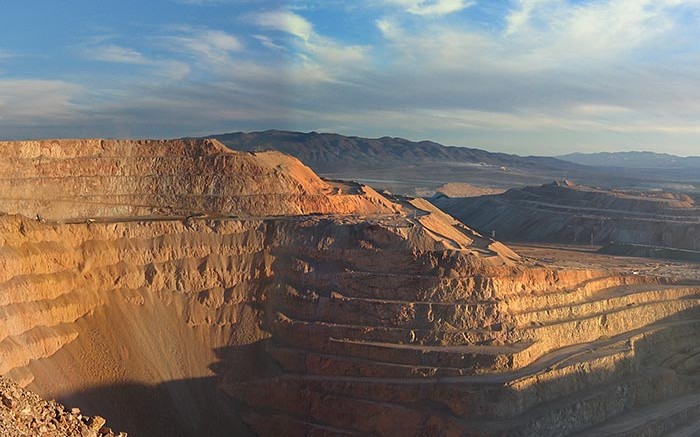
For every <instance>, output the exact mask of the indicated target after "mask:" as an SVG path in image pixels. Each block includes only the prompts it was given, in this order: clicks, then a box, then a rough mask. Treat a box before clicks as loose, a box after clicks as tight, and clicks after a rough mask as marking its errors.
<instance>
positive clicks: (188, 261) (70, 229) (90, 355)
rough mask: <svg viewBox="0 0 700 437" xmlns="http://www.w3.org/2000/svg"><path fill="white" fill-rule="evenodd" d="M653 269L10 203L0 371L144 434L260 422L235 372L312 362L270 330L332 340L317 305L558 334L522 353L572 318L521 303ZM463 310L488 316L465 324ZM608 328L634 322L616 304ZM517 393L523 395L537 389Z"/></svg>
mask: <svg viewBox="0 0 700 437" xmlns="http://www.w3.org/2000/svg"><path fill="white" fill-rule="evenodd" d="M644 281H652V282H653V279H644V278H638V277H633V276H629V277H608V276H607V274H606V273H605V272H600V271H586V270H581V271H553V270H550V269H545V268H530V269H525V268H523V267H521V266H518V265H515V264H514V263H512V262H509V261H508V260H504V259H502V258H500V257H495V256H494V257H490V258H489V257H483V256H474V255H473V254H470V253H469V251H468V250H466V251H459V250H452V249H447V248H445V246H444V245H443V244H442V243H440V242H438V241H436V240H435V239H434V238H432V237H431V236H430V235H429V234H428V233H426V232H425V231H423V230H422V228H421V227H412V228H407V227H404V226H391V225H388V224H386V223H371V222H367V221H365V220H363V219H357V220H352V219H343V220H338V219H332V218H324V217H289V218H286V219H285V218H280V219H266V220H252V219H251V220H230V219H227V220H214V219H197V220H182V221H176V220H169V221H141V222H133V223H99V222H97V223H81V224H63V225H60V224H49V223H40V222H37V221H35V220H31V219H27V218H24V217H21V216H4V217H1V218H0V311H2V313H0V314H1V315H2V318H1V320H2V321H3V324H4V325H3V329H2V330H1V332H3V335H4V338H2V339H0V365H1V366H2V368H1V369H0V373H2V374H5V375H7V376H9V377H11V378H12V379H14V380H16V381H19V382H21V383H23V384H24V385H28V387H29V388H31V389H33V390H35V391H36V392H37V393H39V394H40V395H42V396H44V397H47V398H57V399H58V400H60V401H63V402H65V403H67V404H70V405H78V406H80V407H82V408H83V409H84V410H85V411H86V412H87V413H88V414H101V415H104V416H105V417H109V418H110V423H112V424H113V425H114V427H115V428H118V429H124V430H126V431H132V433H133V434H135V435H149V436H159V435H172V434H173V433H174V432H179V433H189V435H212V436H216V435H232V434H233V435H246V434H247V433H248V432H249V430H248V428H247V426H246V425H245V424H244V423H243V421H242V420H241V418H240V417H239V408H242V407H241V406H240V405H239V404H238V402H237V401H234V400H233V399H234V397H235V398H236V399H240V393H239V392H238V390H239V389H238V385H237V383H238V382H240V381H248V380H257V379H265V378H274V377H276V376H280V375H282V374H283V373H284V372H285V371H287V370H289V369H294V368H295V367H294V366H297V367H296V369H298V371H299V372H302V373H303V372H304V371H305V370H306V369H307V368H306V366H307V365H309V363H310V362H309V361H307V362H306V363H295V362H294V357H290V356H280V355H274V354H273V355H274V357H275V359H273V358H272V357H273V355H271V354H270V353H269V348H268V346H270V344H273V345H274V344H276V343H280V342H281V343H284V344H287V345H290V346H293V347H299V348H304V349H306V348H309V349H314V348H327V347H329V335H328V333H327V332H321V331H316V330H307V329H306V328H305V325H304V323H303V321H304V320H308V321H314V320H321V319H323V318H324V317H329V318H330V317H331V316H333V317H334V318H335V317H338V319H336V320H340V321H343V320H344V321H346V322H348V323H352V324H357V325H363V324H365V325H367V327H366V328H362V329H365V334H363V337H362V338H363V339H366V340H371V339H372V335H377V336H378V337H377V338H383V339H386V336H387V335H389V334H387V331H386V329H390V330H392V331H391V332H395V333H396V338H395V339H394V340H395V341H396V342H398V343H405V342H407V341H408V340H409V339H408V335H409V334H411V335H414V336H415V338H414V340H415V341H417V342H418V343H426V344H464V342H465V341H466V342H467V344H469V343H474V344H477V343H478V344H495V345H502V344H504V343H515V342H518V341H531V340H533V339H537V338H542V339H547V338H551V339H553V341H552V342H545V341H543V342H541V344H540V346H538V347H537V348H530V349H527V352H525V353H523V355H522V357H521V356H519V355H516V356H515V357H514V359H515V360H516V361H517V360H518V359H522V360H523V364H525V363H527V362H529V361H532V360H533V359H535V358H536V354H539V353H544V352H546V350H547V349H548V348H554V347H558V346H560V344H559V343H556V342H560V340H561V339H562V338H563V337H564V334H565V333H566V332H572V331H573V330H574V328H573V326H572V327H566V326H564V327H563V328H562V327H559V328H549V327H547V326H544V327H533V328H532V329H529V330H528V329H515V328H516V324H517V317H518V314H517V313H518V311H519V310H521V309H522V310H524V309H528V308H531V307H532V305H533V302H536V303H538V304H541V305H542V306H543V307H547V306H551V305H552V304H553V303H557V302H559V300H561V302H565V300H566V299H567V298H574V297H576V298H580V297H581V296H585V295H586V293H589V292H590V293H593V292H595V290H600V289H602V288H605V287H609V286H618V285H633V284H636V283H643V282H644ZM561 291H565V292H566V293H559V292H561ZM533 293H534V294H533ZM373 300H384V301H388V302H383V303H381V304H379V303H374V302H373ZM436 301H437V302H441V303H443V305H434V304H433V303H431V302H436ZM511 306H512V307H511ZM680 309H682V308H680ZM680 309H679V308H675V307H674V308H669V311H679V310H680ZM343 317H346V319H343ZM638 321H639V323H645V321H644V319H642V318H640V319H639V320H638ZM620 323H622V322H620ZM450 326H452V327H456V328H460V329H462V328H471V327H479V328H485V332H484V333H483V334H481V335H482V336H481V337H461V338H452V337H450V336H449V334H445V329H444V328H445V327H450ZM556 329H559V331H557V332H545V331H547V330H556ZM596 329H598V331H596V334H595V335H609V334H611V333H614V332H617V331H616V330H619V331H624V330H626V329H630V326H629V324H623V325H619V324H618V323H617V322H615V321H614V320H613V319H611V321H610V322H609V324H608V325H607V328H606V329H607V331H605V332H603V331H601V330H600V328H599V327H596ZM560 331H561V332H560ZM579 340H580V339H578V338H577V339H572V340H571V341H579ZM384 341H386V340H384ZM331 346H332V345H331ZM339 346H343V345H339ZM343 347H347V345H346V346H343ZM513 364H518V363H512V362H511V363H500V364H498V365H499V366H506V365H513ZM504 368H505V367H504ZM271 381H274V379H272V380H271ZM269 390H270V388H269V387H267V388H266V389H265V392H266V393H268V392H269ZM543 390H545V389H544V388H543ZM225 393H228V394H231V395H233V396H232V397H229V396H227V395H225ZM542 396H545V395H542ZM545 397H546V396H545ZM518 399H519V398H516V400H511V401H509V402H516V403H517V402H526V401H525V400H523V399H520V400H518ZM504 405H505V404H504ZM504 408H506V407H504ZM512 408H514V409H517V407H515V406H514V407H512ZM509 411H510V410H509ZM504 414H505V413H504Z"/></svg>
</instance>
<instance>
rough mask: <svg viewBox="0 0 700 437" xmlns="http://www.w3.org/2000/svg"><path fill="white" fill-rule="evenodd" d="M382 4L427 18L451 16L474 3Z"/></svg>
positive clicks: (419, 0) (409, 0)
mask: <svg viewBox="0 0 700 437" xmlns="http://www.w3.org/2000/svg"><path fill="white" fill-rule="evenodd" d="M384 2H385V3H388V4H390V5H395V6H400V7H401V8H402V9H404V10H405V11H406V12H408V13H411V14H415V15H428V16H440V15H447V14H452V13H454V12H459V11H461V10H463V9H466V8H468V7H471V6H473V5H474V4H475V3H476V2H475V1H471V0H384Z"/></svg>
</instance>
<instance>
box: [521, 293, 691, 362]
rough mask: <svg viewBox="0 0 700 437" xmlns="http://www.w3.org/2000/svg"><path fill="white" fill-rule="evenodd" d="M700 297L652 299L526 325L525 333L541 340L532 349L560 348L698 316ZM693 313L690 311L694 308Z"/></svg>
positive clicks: (539, 352) (536, 350)
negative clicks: (667, 299) (535, 324)
mask: <svg viewBox="0 0 700 437" xmlns="http://www.w3.org/2000/svg"><path fill="white" fill-rule="evenodd" d="M699 307H700V299H679V300H672V301H662V302H652V303H648V304H641V305H633V306H628V307H623V308H618V309H615V310H612V311H609V312H603V313H598V314H591V315H589V316H587V317H582V318H579V319H572V320H563V321H557V322H554V323H552V324H549V325H544V326H537V327H529V328H523V329H522V331H523V332H524V334H525V335H528V334H529V335H531V336H532V338H535V339H538V341H537V342H536V343H535V345H534V346H533V347H532V348H531V352H532V353H534V354H542V353H544V352H546V351H548V350H552V349H556V348H559V347H563V346H567V345H572V344H578V343H586V342H590V341H594V340H596V339H598V338H601V337H605V336H611V335H615V334H617V333H620V332H627V331H632V330H635V329H638V328H642V327H644V326H648V325H652V324H654V323H656V322H658V321H660V320H663V319H669V320H676V319H681V318H683V317H686V316H687V317H691V316H693V315H697V312H698V310H699V309H700V308H699ZM691 310H692V313H693V314H691V313H689V312H688V311H691Z"/></svg>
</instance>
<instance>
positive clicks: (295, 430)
mask: <svg viewBox="0 0 700 437" xmlns="http://www.w3.org/2000/svg"><path fill="white" fill-rule="evenodd" d="M242 416H243V417H244V419H245V421H246V422H247V423H248V425H249V426H250V427H251V428H252V429H253V431H255V433H256V434H257V435H263V436H267V435H269V436H285V437H353V436H355V437H361V436H364V435H366V434H364V433H361V432H359V431H353V430H349V429H342V428H338V427H331V426H326V425H321V424H318V423H312V422H310V421H308V420H304V419H299V418H295V417H292V416H288V415H286V414H284V413H283V412H279V411H275V412H272V413H270V412H268V413H264V412H254V411H248V412H245V413H243V414H242Z"/></svg>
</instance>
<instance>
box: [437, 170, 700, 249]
mask: <svg viewBox="0 0 700 437" xmlns="http://www.w3.org/2000/svg"><path fill="white" fill-rule="evenodd" d="M430 201H431V202H432V203H434V204H435V205H436V206H438V207H439V208H441V209H443V210H445V211H446V212H448V213H449V214H451V215H453V216H454V217H456V218H458V219H460V220H461V221H463V222H464V223H467V224H468V225H469V226H472V227H474V228H475V229H477V230H479V231H481V232H484V233H488V234H489V235H491V233H492V232H496V236H497V237H498V238H501V239H504V240H519V241H547V242H565V243H578V244H597V245H605V244H609V243H612V242H615V243H625V244H641V245H647V246H657V247H669V248H676V249H689V250H700V208H699V207H698V205H697V199H696V198H694V197H692V196H690V195H688V194H677V193H664V192H639V191H605V190H600V189H593V188H589V187H583V186H578V185H574V184H572V183H570V182H567V181H563V182H554V183H551V184H547V185H542V186H540V187H526V188H521V189H512V190H509V191H507V192H506V193H504V194H501V195H489V196H481V197H476V198H450V197H446V196H437V197H435V198H433V199H431V200H430Z"/></svg>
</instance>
